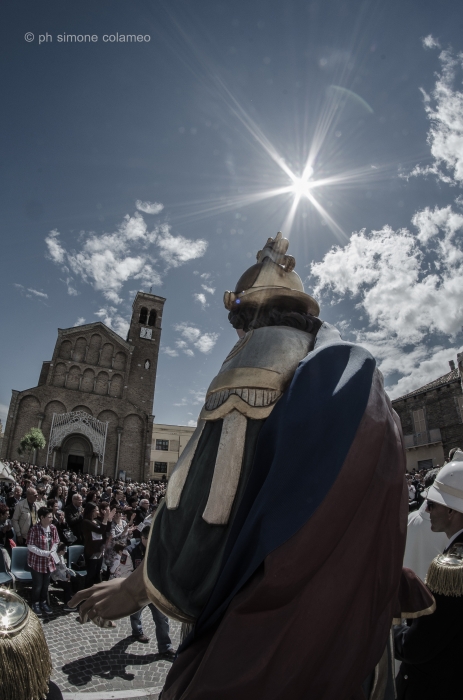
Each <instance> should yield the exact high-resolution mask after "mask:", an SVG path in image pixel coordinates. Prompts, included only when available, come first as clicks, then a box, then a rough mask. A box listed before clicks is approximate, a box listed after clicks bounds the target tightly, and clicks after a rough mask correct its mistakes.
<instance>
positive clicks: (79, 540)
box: [64, 493, 84, 544]
mask: <svg viewBox="0 0 463 700" xmlns="http://www.w3.org/2000/svg"><path fill="white" fill-rule="evenodd" d="M83 511H84V509H83V508H82V496H81V495H80V493H75V494H74V495H73V497H72V503H71V505H69V506H66V508H65V509H64V518H65V520H66V523H67V525H68V527H69V529H70V530H71V532H72V534H73V535H74V537H75V538H76V539H75V544H83V543H84V536H83V533H82V520H83Z"/></svg>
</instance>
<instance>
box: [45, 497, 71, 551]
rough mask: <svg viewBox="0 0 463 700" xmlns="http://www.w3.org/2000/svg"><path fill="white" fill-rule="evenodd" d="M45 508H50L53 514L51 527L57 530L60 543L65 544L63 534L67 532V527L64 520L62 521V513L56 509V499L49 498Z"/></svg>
mask: <svg viewBox="0 0 463 700" xmlns="http://www.w3.org/2000/svg"><path fill="white" fill-rule="evenodd" d="M47 508H50V509H51V511H52V513H53V520H52V525H54V526H55V527H56V529H57V530H58V535H59V539H60V542H66V535H65V532H68V526H67V524H66V520H65V519H64V513H63V511H62V510H59V508H58V501H57V500H56V498H49V499H48V501H47Z"/></svg>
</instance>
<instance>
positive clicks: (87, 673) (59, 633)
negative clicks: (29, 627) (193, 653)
mask: <svg viewBox="0 0 463 700" xmlns="http://www.w3.org/2000/svg"><path fill="white" fill-rule="evenodd" d="M50 594H51V604H52V608H53V610H54V612H55V614H54V615H53V617H51V616H50V617H49V618H48V619H47V618H43V619H42V623H43V629H44V631H45V636H46V638H47V642H48V646H49V648H50V652H51V657H52V661H53V674H52V680H53V681H54V682H55V683H56V684H57V685H58V686H59V688H60V689H61V691H62V692H63V693H65V694H66V695H65V697H66V698H67V700H69V699H70V698H71V697H72V695H68V693H73V692H76V693H78V694H79V695H78V697H81V694H84V693H89V700H90V699H91V697H92V695H93V694H94V693H95V692H100V693H105V694H106V693H108V692H109V691H118V692H117V694H116V695H115V696H114V697H119V698H121V697H130V698H131V700H135V698H136V697H137V696H136V695H133V693H134V691H136V690H141V691H143V690H145V692H146V690H147V689H153V691H154V690H155V692H156V695H151V697H157V693H158V692H160V690H161V689H162V686H163V684H164V680H165V677H166V675H167V672H168V671H169V669H170V667H171V662H170V661H168V660H167V659H166V658H165V657H163V656H162V655H160V654H158V649H157V643H156V633H155V626H154V623H153V619H152V617H151V613H150V611H149V609H148V608H147V609H145V610H144V612H143V617H142V620H143V631H144V633H145V634H146V635H147V636H148V637H150V638H151V639H150V642H149V643H148V644H141V643H140V642H137V641H135V640H134V639H133V638H131V636H130V635H131V628H130V620H129V618H124V619H123V620H118V621H117V622H116V624H117V627H116V628H112V629H100V628H99V627H97V626H96V625H94V624H93V623H91V622H90V623H86V624H85V625H81V624H80V623H79V622H78V621H77V620H78V617H77V615H76V614H75V613H64V612H62V610H61V609H62V604H61V601H60V602H59V604H57V603H56V600H57V599H56V598H55V596H54V595H53V591H51V590H50ZM169 622H170V637H171V640H172V644H173V645H174V648H175V649H177V647H178V645H179V639H180V623H178V622H175V621H173V620H170V621H169ZM121 691H129V692H130V691H131V693H130V695H124V693H122V692H121ZM106 697H108V698H109V697H110V696H109V695H107V696H106ZM143 697H144V699H146V697H150V696H147V695H146V694H145V695H144V696H143Z"/></svg>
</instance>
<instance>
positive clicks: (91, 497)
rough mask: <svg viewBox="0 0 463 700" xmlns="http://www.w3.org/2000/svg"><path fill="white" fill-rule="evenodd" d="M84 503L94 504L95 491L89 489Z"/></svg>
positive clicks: (96, 495)
mask: <svg viewBox="0 0 463 700" xmlns="http://www.w3.org/2000/svg"><path fill="white" fill-rule="evenodd" d="M85 503H94V504H95V505H96V504H97V503H98V494H97V492H96V491H93V490H92V491H89V492H88V493H87V498H86V499H85Z"/></svg>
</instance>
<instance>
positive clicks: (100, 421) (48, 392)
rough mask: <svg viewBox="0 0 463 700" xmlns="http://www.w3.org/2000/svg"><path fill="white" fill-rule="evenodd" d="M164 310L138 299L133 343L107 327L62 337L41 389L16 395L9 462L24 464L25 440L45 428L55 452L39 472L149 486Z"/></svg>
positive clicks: (41, 457) (6, 445)
mask: <svg viewBox="0 0 463 700" xmlns="http://www.w3.org/2000/svg"><path fill="white" fill-rule="evenodd" d="M164 302H165V299H164V298H162V297H158V296H155V295H154V294H147V293H144V292H138V293H137V295H136V297H135V300H134V302H133V311H132V318H131V322H130V328H129V331H128V334H127V339H126V340H124V339H123V338H121V337H120V336H119V335H117V334H116V333H115V332H114V331H112V330H111V329H110V328H108V327H107V326H105V325H104V324H103V323H101V322H97V323H89V324H86V325H83V326H77V327H74V328H66V329H58V339H57V342H56V346H55V350H54V352H53V357H52V359H51V360H50V361H47V362H44V363H43V366H42V371H41V372H40V377H39V381H38V385H37V386H36V387H33V388H31V389H26V390H24V391H15V390H13V392H12V398H11V402H10V407H9V412H8V418H7V422H6V426H5V434H4V439H3V445H2V453H1V454H2V458H3V459H18V453H17V448H18V446H19V442H20V440H21V438H22V437H23V435H24V434H25V433H27V432H28V431H29V430H30V428H32V427H40V428H41V430H42V431H43V434H44V436H45V439H46V441H47V446H46V447H45V448H44V449H43V450H39V452H38V454H35V455H34V458H33V461H34V462H35V463H36V464H39V465H41V466H43V465H45V463H46V461H47V458H48V465H49V466H52V465H53V466H54V467H55V468H57V469H74V470H82V471H84V472H90V473H92V474H95V473H98V474H101V473H104V474H105V475H106V476H112V477H114V476H117V475H118V474H119V472H120V471H125V473H126V476H127V477H131V478H132V479H134V480H137V481H139V480H144V479H147V478H149V463H150V453H151V442H152V430H153V415H152V409H153V399H154V389H155V383H156V368H157V362H158V353H159V344H160V339H161V320H162V311H163V307H164ZM50 442H51V445H50ZM49 445H50V446H54V449H53V450H52V451H49ZM47 453H48V454H47ZM103 453H104V457H103Z"/></svg>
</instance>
